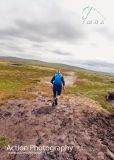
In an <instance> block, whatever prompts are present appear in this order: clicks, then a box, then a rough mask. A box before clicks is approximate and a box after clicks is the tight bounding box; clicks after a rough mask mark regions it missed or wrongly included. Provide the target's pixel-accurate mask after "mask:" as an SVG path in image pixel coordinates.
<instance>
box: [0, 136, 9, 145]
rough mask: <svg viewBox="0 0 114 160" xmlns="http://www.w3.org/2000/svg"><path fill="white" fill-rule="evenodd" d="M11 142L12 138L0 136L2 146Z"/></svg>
mask: <svg viewBox="0 0 114 160" xmlns="http://www.w3.org/2000/svg"><path fill="white" fill-rule="evenodd" d="M9 143H10V140H9V138H8V137H5V136H0V147H4V146H7V145H8V144H9Z"/></svg>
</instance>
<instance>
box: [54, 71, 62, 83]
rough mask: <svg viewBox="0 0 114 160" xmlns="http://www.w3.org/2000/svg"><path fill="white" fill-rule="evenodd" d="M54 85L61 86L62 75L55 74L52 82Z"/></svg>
mask: <svg viewBox="0 0 114 160" xmlns="http://www.w3.org/2000/svg"><path fill="white" fill-rule="evenodd" d="M54 84H55V85H62V74H60V73H59V74H55V80H54Z"/></svg>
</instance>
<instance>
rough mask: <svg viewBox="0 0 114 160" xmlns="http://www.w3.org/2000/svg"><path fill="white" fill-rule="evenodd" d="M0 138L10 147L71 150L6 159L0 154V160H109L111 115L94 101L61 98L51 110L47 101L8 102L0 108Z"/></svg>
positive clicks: (113, 155) (113, 132)
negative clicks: (6, 139) (63, 147)
mask: <svg viewBox="0 0 114 160" xmlns="http://www.w3.org/2000/svg"><path fill="white" fill-rule="evenodd" d="M0 135H6V136H7V137H10V139H11V140H12V144H13V145H31V144H35V145H37V146H42V145H44V146H45V145H49V146H63V145H67V146H73V150H72V151H68V150H66V151H64V152H60V151H54V152H49V151H48V152H43V153H41V154H37V155H36V154H33V155H31V154H22V155H19V154H14V155H9V154H8V153H7V151H6V148H1V150H0V160H111V159H112V160H113V159H114V115H111V114H110V113H108V112H107V111H105V110H104V109H102V108H101V107H100V106H99V105H98V104H96V103H95V102H94V101H92V100H90V99H88V98H86V97H82V96H78V95H77V96H72V97H64V98H63V99H62V100H61V104H59V105H58V106H57V107H55V108H52V106H51V100H50V98H48V97H44V96H42V95H39V97H38V98H36V99H34V100H24V99H10V100H8V101H7V102H6V103H5V104H4V105H3V106H1V108H0Z"/></svg>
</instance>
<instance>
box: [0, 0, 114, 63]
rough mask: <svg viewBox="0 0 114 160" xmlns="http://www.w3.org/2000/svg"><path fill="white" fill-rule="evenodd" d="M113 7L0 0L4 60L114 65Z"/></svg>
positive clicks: (93, 0)
mask: <svg viewBox="0 0 114 160" xmlns="http://www.w3.org/2000/svg"><path fill="white" fill-rule="evenodd" d="M113 7H114V0H106V1H104V0H81V1H77V0H0V56H15V57H22V58H31V59H38V60H43V61H51V62H62V63H67V64H72V65H76V64H78V63H79V64H82V62H85V61H86V62H90V61H98V62H100V61H103V62H104V63H105V62H106V63H107V64H108V63H113V62H114V18H113V15H114V9H113ZM82 17H83V18H86V19H85V21H83V20H84V19H82ZM95 20H97V22H98V24H94V22H95ZM88 21H89V22H91V23H92V24H87V23H88ZM83 23H84V24H83ZM100 23H102V24H100ZM89 64H90V63H89ZM82 65H83V64H82Z"/></svg>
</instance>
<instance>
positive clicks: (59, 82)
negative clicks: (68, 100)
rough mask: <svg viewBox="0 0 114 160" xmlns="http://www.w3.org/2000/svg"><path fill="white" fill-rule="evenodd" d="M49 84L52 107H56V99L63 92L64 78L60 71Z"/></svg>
mask: <svg viewBox="0 0 114 160" xmlns="http://www.w3.org/2000/svg"><path fill="white" fill-rule="evenodd" d="M51 83H52V84H53V103H52V106H55V105H58V99H59V97H60V95H61V93H62V90H64V87H65V81H64V77H63V75H62V74H61V72H60V70H58V71H57V73H56V74H55V75H54V76H53V78H52V80H51Z"/></svg>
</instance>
